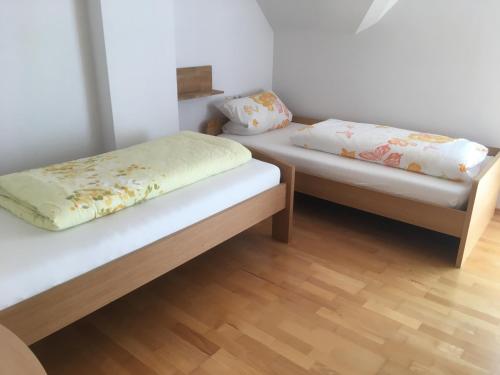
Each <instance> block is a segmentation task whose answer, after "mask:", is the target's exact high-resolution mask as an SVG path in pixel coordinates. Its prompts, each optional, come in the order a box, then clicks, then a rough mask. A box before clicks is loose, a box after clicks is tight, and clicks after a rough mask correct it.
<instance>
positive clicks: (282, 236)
mask: <svg viewBox="0 0 500 375" xmlns="http://www.w3.org/2000/svg"><path fill="white" fill-rule="evenodd" d="M292 211H293V209H288V208H286V209H284V210H283V211H280V212H278V213H277V214H275V215H274V216H273V238H274V239H275V240H276V241H280V242H284V243H290V241H291V240H292V229H293V222H292V221H293V213H292Z"/></svg>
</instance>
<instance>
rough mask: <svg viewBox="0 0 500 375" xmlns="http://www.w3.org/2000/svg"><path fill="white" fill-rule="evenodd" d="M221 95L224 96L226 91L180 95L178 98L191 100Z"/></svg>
mask: <svg viewBox="0 0 500 375" xmlns="http://www.w3.org/2000/svg"><path fill="white" fill-rule="evenodd" d="M220 94H224V91H222V90H212V91H211V92H189V93H183V94H179V96H178V97H179V100H190V99H196V98H204V97H206V96H214V95H220Z"/></svg>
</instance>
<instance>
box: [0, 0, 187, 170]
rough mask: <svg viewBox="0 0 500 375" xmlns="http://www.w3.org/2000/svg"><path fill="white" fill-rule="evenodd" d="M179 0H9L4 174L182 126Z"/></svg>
mask: <svg viewBox="0 0 500 375" xmlns="http://www.w3.org/2000/svg"><path fill="white" fill-rule="evenodd" d="M175 69H176V58H175V38H174V9H173V0H146V1H141V2H138V1H136V0H86V1H82V0H51V1H49V2H47V1H40V0H2V1H1V2H0V175H1V174H5V173H10V172H14V171H18V170H22V169H26V168H31V167H38V166H43V165H47V164H51V163H56V162H62V161H66V160H71V159H75V158H79V157H84V156H89V155H93V154H97V153H100V152H103V151H105V150H110V149H113V148H115V147H124V146H128V145H130V144H134V143H139V142H143V141H146V140H149V139H152V138H156V137H159V136H163V135H167V134H170V133H175V132H177V131H178V130H179V120H178V103H177V82H176V70H175Z"/></svg>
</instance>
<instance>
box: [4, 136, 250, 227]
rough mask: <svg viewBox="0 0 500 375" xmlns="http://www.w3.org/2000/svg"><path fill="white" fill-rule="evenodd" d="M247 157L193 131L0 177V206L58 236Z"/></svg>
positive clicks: (232, 144) (240, 150) (230, 143)
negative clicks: (58, 232)
mask: <svg viewBox="0 0 500 375" xmlns="http://www.w3.org/2000/svg"><path fill="white" fill-rule="evenodd" d="M251 157H252V156H251V153H250V151H249V150H247V149H246V148H245V147H243V146H241V145H240V144H239V143H236V142H234V141H231V140H228V139H224V138H219V137H211V136H207V135H203V134H199V133H194V132H181V133H179V134H176V135H173V136H170V137H165V138H161V139H158V140H155V141H152V142H148V143H143V144H139V145H136V146H133V147H129V148H126V149H122V150H117V151H113V152H109V153H106V154H102V155H98V156H94V157H90V158H85V159H80V160H75V161H70V162H67V163H62V164H57V165H52V166H49V167H46V168H40V169H34V170H29V171H25V172H20V173H14V174H10V175H6V176H1V177H0V206H1V207H4V208H5V209H7V210H8V211H10V212H11V213H13V214H14V215H16V216H18V217H20V218H21V219H23V220H25V221H27V222H29V223H31V224H33V225H36V226H38V227H41V228H44V229H48V230H53V231H58V230H63V229H67V228H70V227H73V226H76V225H79V224H82V223H85V222H88V221H90V220H94V219H96V218H99V217H102V216H106V215H109V214H112V213H114V212H117V211H120V210H122V209H124V208H126V207H130V206H133V205H135V204H138V203H141V202H143V201H145V200H147V199H151V198H155V197H158V196H160V195H162V194H165V193H168V192H170V191H173V190H176V189H179V188H182V187H184V186H186V185H189V184H192V183H195V182H197V181H200V180H202V179H204V178H207V177H210V176H212V175H215V174H218V173H222V172H224V171H227V170H229V169H232V168H235V167H238V166H240V165H242V164H244V163H246V162H248V161H249V160H250V159H251Z"/></svg>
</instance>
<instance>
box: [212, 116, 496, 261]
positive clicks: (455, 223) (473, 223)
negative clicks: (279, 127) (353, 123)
mask: <svg viewBox="0 0 500 375" xmlns="http://www.w3.org/2000/svg"><path fill="white" fill-rule="evenodd" d="M225 121H226V120H225V119H224V118H222V119H214V120H212V121H210V122H209V123H208V126H207V133H208V134H211V135H218V134H220V133H221V129H222V124H223V123H224V122H225ZM320 121H321V120H317V119H312V118H307V117H300V116H295V117H294V118H293V122H295V123H299V124H304V125H313V124H316V123H318V122H320ZM490 156H494V159H492V161H491V162H490V163H489V165H488V166H487V167H486V168H485V169H484V170H483V172H482V173H481V174H480V175H479V176H478V177H477V178H476V179H474V181H473V184H472V189H471V192H470V196H469V200H468V206H467V208H466V210H458V209H453V208H447V207H441V206H438V205H433V204H429V203H424V202H420V201H417V200H413V199H409V198H402V197H399V196H396V195H391V194H388V193H381V192H378V191H375V190H371V189H369V188H362V187H358V186H354V185H351V184H346V183H342V182H337V181H332V180H328V179H325V178H321V177H316V176H312V175H310V174H307V173H304V172H296V175H295V191H296V192H300V193H303V194H307V195H311V196H314V197H317V198H321V199H325V200H327V201H330V202H334V203H338V204H341V205H344V206H348V207H353V208H356V209H359V210H362V211H366V212H370V213H373V214H376V215H380V216H384V217H387V218H390V219H395V220H398V221H402V222H405V223H408V224H413V225H416V226H419V227H423V228H427V229H430V230H433V231H436V232H440V233H444V234H448V235H451V236H453V237H457V238H459V239H460V245H459V248H458V252H457V257H456V267H458V268H461V267H462V266H463V265H464V263H465V261H466V260H467V258H468V256H469V255H470V253H471V251H472V249H473V248H474V246H475V245H476V244H477V242H478V240H479V239H480V238H481V236H482V235H483V233H484V231H485V229H486V227H487V226H488V224H489V222H490V221H491V218H492V217H493V215H494V214H495V209H496V204H497V197H498V192H499V190H500V149H498V148H494V147H490Z"/></svg>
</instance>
